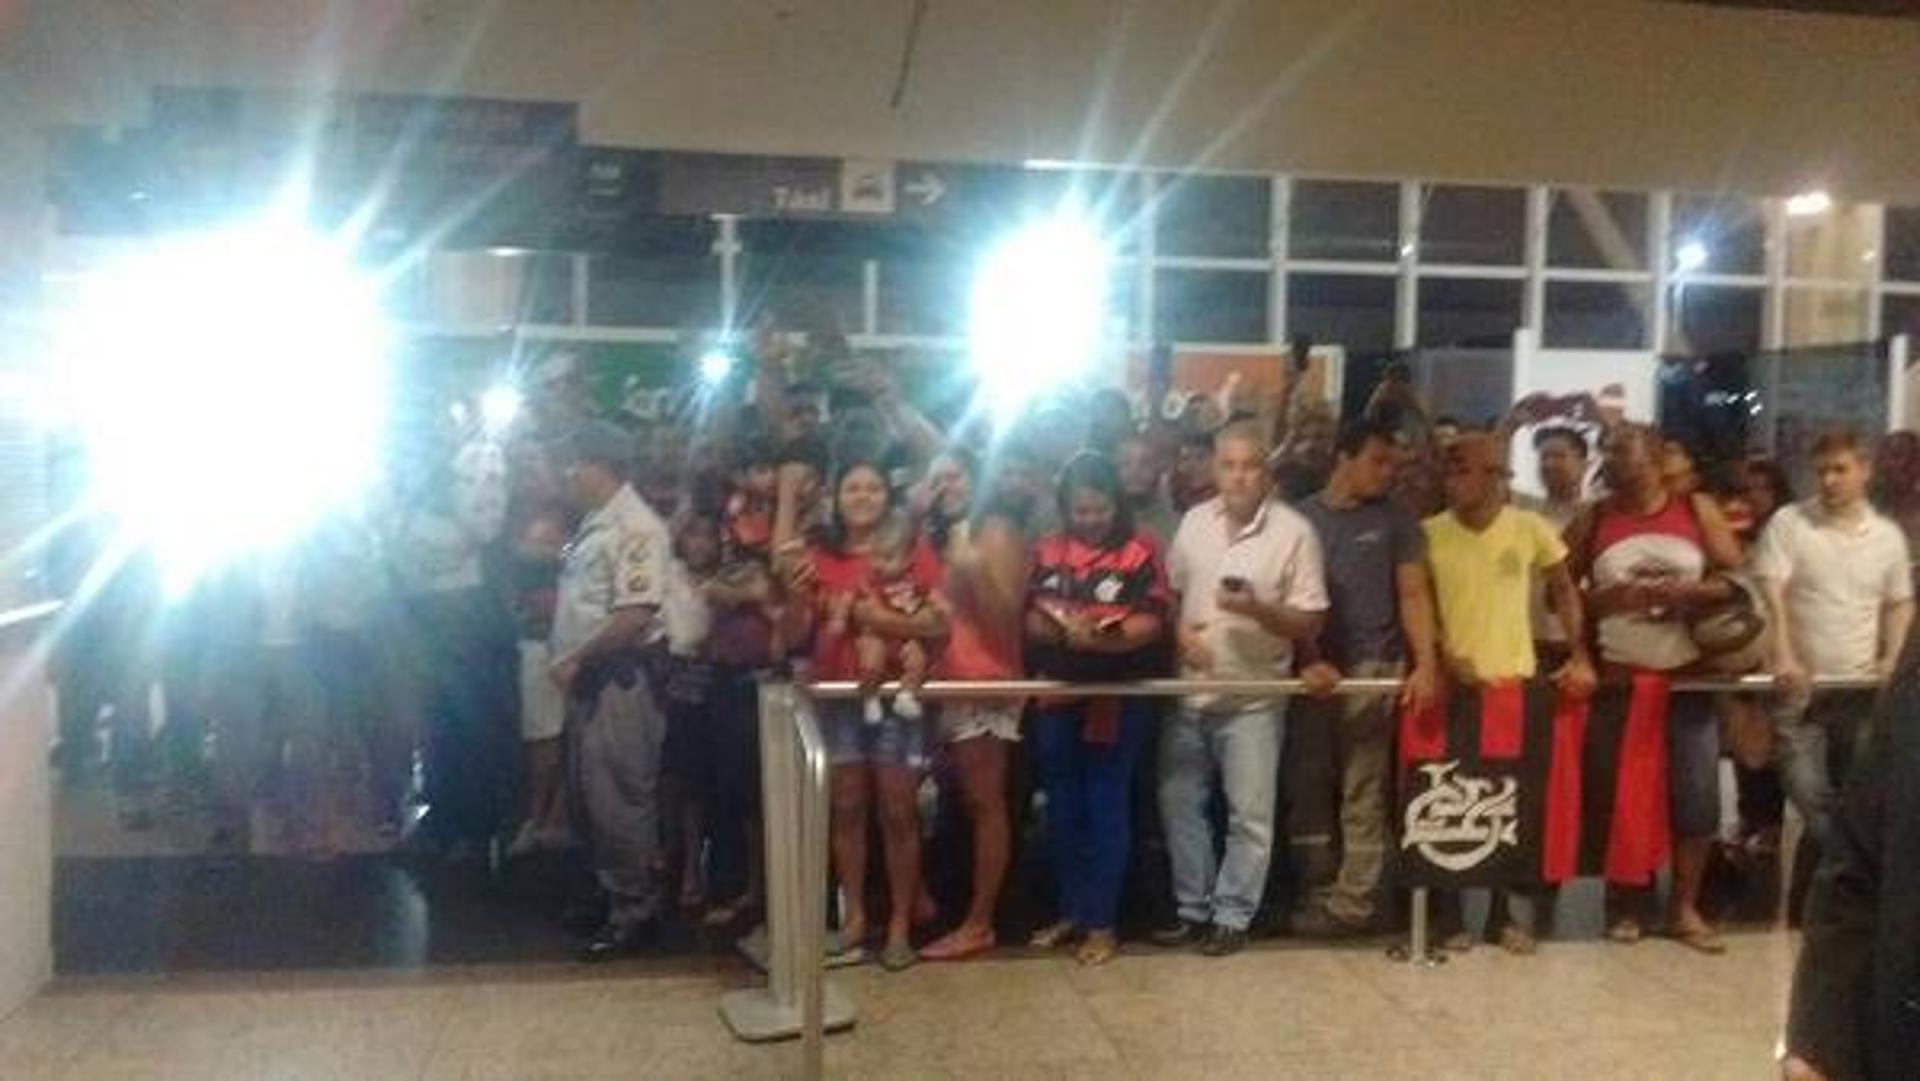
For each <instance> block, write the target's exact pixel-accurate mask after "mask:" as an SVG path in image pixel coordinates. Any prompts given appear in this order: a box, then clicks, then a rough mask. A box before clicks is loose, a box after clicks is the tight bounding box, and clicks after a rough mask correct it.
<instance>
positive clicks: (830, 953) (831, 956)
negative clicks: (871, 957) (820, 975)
mask: <svg viewBox="0 0 1920 1081" xmlns="http://www.w3.org/2000/svg"><path fill="white" fill-rule="evenodd" d="M824 952H825V953H826V958H825V964H826V966H827V967H828V968H846V967H849V966H851V965H864V964H866V963H867V947H866V945H865V944H864V943H860V942H848V941H847V940H846V939H844V938H842V937H841V936H840V932H838V931H828V932H827V942H826V950H825V951H824Z"/></svg>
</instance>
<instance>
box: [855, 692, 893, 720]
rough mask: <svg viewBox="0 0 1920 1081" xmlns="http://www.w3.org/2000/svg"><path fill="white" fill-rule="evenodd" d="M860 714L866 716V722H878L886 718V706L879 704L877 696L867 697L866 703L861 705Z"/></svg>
mask: <svg viewBox="0 0 1920 1081" xmlns="http://www.w3.org/2000/svg"><path fill="white" fill-rule="evenodd" d="M860 715H861V716H862V717H865V718H866V721H867V723H868V724H879V723H880V722H881V721H884V720H886V719H887V711H886V708H885V707H884V706H882V705H881V704H880V699H878V698H869V699H867V701H866V704H865V705H864V706H862V707H861V710H860Z"/></svg>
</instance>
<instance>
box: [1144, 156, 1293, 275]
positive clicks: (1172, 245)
mask: <svg viewBox="0 0 1920 1081" xmlns="http://www.w3.org/2000/svg"><path fill="white" fill-rule="evenodd" d="M1158 185H1159V189H1158V190H1159V199H1158V205H1157V207H1156V209H1155V211H1154V236H1155V243H1156V244H1157V245H1158V250H1159V253H1160V254H1161V255H1213V256H1222V257H1233V258H1254V259H1264V258H1266V257H1267V252H1268V244H1267V237H1268V232H1269V225H1268V211H1267V207H1268V202H1269V198H1270V196H1271V194H1272V190H1271V188H1270V186H1269V184H1268V181H1267V179H1266V178H1265V177H1248V176H1196V175H1191V174H1187V175H1180V174H1167V175H1164V176H1161V177H1159V178H1158Z"/></svg>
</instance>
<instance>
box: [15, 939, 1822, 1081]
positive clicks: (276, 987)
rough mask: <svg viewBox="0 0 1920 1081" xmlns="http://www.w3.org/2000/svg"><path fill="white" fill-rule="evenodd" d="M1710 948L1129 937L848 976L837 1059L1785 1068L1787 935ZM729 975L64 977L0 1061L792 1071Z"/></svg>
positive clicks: (1597, 1069)
mask: <svg viewBox="0 0 1920 1081" xmlns="http://www.w3.org/2000/svg"><path fill="white" fill-rule="evenodd" d="M1731 944H1732V950H1731V952H1730V953H1729V954H1728V955H1727V956H1725V957H1722V958H1704V957H1697V956H1694V955H1691V954H1688V953H1686V952H1684V951H1682V950H1681V949H1680V948H1679V947H1677V946H1674V945H1671V944H1669V943H1665V942H1660V941H1648V942H1646V943H1643V944H1641V945H1638V946H1634V947H1628V948H1623V947H1617V946H1606V945H1601V944H1597V943H1567V944H1559V943H1556V944H1551V945H1549V946H1548V947H1547V948H1546V949H1545V950H1544V951H1543V952H1542V953H1541V954H1540V955H1538V956H1536V957H1533V958H1528V959H1517V958H1512V957H1508V956H1505V955H1502V954H1500V953H1499V952H1498V951H1494V950H1480V951H1477V952H1476V953H1474V954H1472V955H1470V956H1467V957H1464V958H1456V959H1454V960H1453V961H1451V962H1450V963H1449V964H1447V965H1445V966H1443V967H1440V968H1437V969H1426V970H1415V969H1409V968H1406V967H1404V966H1396V965H1394V964H1392V963H1390V962H1388V961H1387V960H1386V959H1385V958H1384V957H1383V956H1381V954H1379V953H1378V952H1377V951H1375V950H1373V949H1360V948H1355V949H1351V950H1339V949H1327V948H1319V949H1302V948H1278V947H1270V948H1260V949H1255V950H1252V951H1249V952H1248V953H1246V954H1243V955H1241V956H1239V957H1235V958H1232V959H1229V960H1225V961H1207V960H1203V959H1201V958H1198V957H1194V956H1190V955H1186V954H1174V953H1166V952H1160V951H1154V950H1151V949H1145V948H1142V949H1140V950H1139V951H1137V952H1134V953H1130V954H1129V955H1127V956H1124V957H1122V958H1121V959H1120V960H1119V961H1118V962H1116V963H1115V964H1113V965H1111V966H1109V967H1106V968H1103V969H1098V970H1091V971H1087V970H1081V969H1079V968H1077V967H1075V966H1074V965H1072V964H1071V963H1068V962H1065V961H1062V960H1057V959H1053V958H1032V957H1025V958H1007V959H1003V960H994V961H987V962H980V963H974V964H968V965H958V966H944V967H936V966H923V967H921V968H919V969H916V970H914V971H911V972H908V973H905V974H902V975H887V974H885V973H881V972H879V971H876V970H873V969H860V970H853V971H850V972H845V973H842V974H840V975H839V976H838V977H836V978H838V979H840V980H841V981H843V986H844V987H845V988H846V990H848V991H849V992H850V993H851V994H852V995H853V997H854V999H855V1001H856V1002H857V1003H858V1006H859V1010H860V1016H859V1023H858V1026H857V1027H856V1028H855V1029H854V1030H853V1031H852V1032H850V1033H847V1034H845V1035H841V1036H836V1037H833V1038H832V1039H831V1041H830V1043H829V1047H828V1060H827V1064H828V1076H829V1077H836V1078H839V1077H848V1078H872V1079H880V1078H886V1079H889V1081H892V1079H911V1078H981V1079H991V1081H1023V1079H1040V1078H1047V1079H1079V1078H1085V1079H1088V1081H1122V1079H1127V1078H1149V1077H1152V1078H1179V1079H1183V1081H1184V1079H1189V1078H1262V1079H1264V1078H1476V1079H1478V1078H1514V1079H1520V1078H1525V1079H1529V1081H1533V1079H1541V1078H1569V1079H1572V1078H1579V1079H1588V1078H1600V1079H1604V1078H1620V1079H1632V1081H1655V1079H1666V1078H1672V1079H1685V1081H1709V1079H1720V1078H1725V1079H1728V1081H1749V1079H1764V1078H1768V1077H1771V1076H1775V1074H1774V1072H1773V1070H1772V1068H1771V1065H1770V1064H1771V1054H1772V1048H1773V1044H1774V1040H1775V1038H1776V1034H1777V1030H1778V1025H1779V1018H1780V1014H1781V1009H1782V1004H1783V1002H1784V999H1785V994H1786V985H1787V980H1788V976H1789V973H1790V970H1791V960H1792V951H1793V945H1792V941H1791V939H1790V938H1789V937H1787V936H1786V935H1784V934H1780V933H1754V934H1743V935H1738V936H1734V937H1733V938H1732V940H1731ZM745 979H746V977H745V976H744V975H742V974H741V973H740V971H739V970H738V968H737V966H731V965H713V964H707V965H706V966H705V967H694V966H692V965H690V964H689V963H687V962H674V963H671V964H670V965H668V964H661V963H655V964H650V965H645V966H636V967H632V968H627V969H620V970H594V971H586V970H582V969H579V968H572V967H554V966H543V967H531V966H519V967H515V968H511V969H507V968H498V969H484V968H481V969H436V970H429V971H427V972H425V973H416V974H412V975H404V974H391V973H389V974H364V975H362V974H345V975H331V976H328V975H276V976H271V977H236V976H221V977H184V978H183V977H175V978H171V979H167V980H163V981H156V982H146V983H140V982H124V981H111V982H81V981H69V982H67V983H64V984H61V985H59V986H57V987H56V988H55V989H54V990H52V991H50V992H49V993H47V994H46V995H44V996H42V997H41V998H40V999H38V1000H36V1001H35V1002H33V1003H31V1004H30V1005H28V1006H27V1007H26V1008H25V1009H24V1010H23V1011H22V1012H20V1013H19V1014H17V1015H15V1016H14V1017H12V1018H10V1019H8V1020H6V1021H4V1022H0V1076H4V1077H6V1078H8V1079H9V1081H29V1079H31V1081H41V1079H56V1078H57V1079H70V1081H83V1079H84V1081H93V1079H105V1078H114V1079H121V1078H125V1079H141V1081H159V1079H170V1078H180V1079H191V1081H222V1079H229V1078H230V1079H235V1081H242V1079H244V1081H263V1079H289V1081H291V1079H302V1081H304V1079H321V1078H325V1079H332V1081H360V1079H382V1078H407V1079H432V1081H453V1079H468V1081H481V1079H487V1081H492V1079H500V1081H508V1079H511V1081H533V1079H546V1078H552V1079H559V1078H580V1079H596V1081H597V1079H608V1081H611V1079H614V1078H621V1079H634V1078H704V1077H713V1078H729V1079H733V1078H775V1077H781V1076H789V1075H791V1071H792V1070H793V1069H794V1068H795V1064H796V1062H797V1057H796V1056H797V1049H796V1048H795V1047H794V1046H793V1045H776V1046H770V1047H758V1046H749V1045H746V1044H742V1043H738V1042H735V1041H734V1039H733V1038H732V1037H731V1036H730V1035H729V1034H728V1033H727V1031H726V1029H725V1028H724V1027H723V1026H722V1024H721V1022H720V1019H719V1017H718V1015H717V1013H716V1002H717V999H718V996H719V994H720V993H721V992H722V991H723V990H726V989H729V988H731V987H736V986H741V985H742V984H743V983H744V981H745Z"/></svg>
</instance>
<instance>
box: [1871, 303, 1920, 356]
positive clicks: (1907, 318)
mask: <svg viewBox="0 0 1920 1081" xmlns="http://www.w3.org/2000/svg"><path fill="white" fill-rule="evenodd" d="M1896 334H1905V335H1906V336H1907V339H1908V343H1907V355H1908V356H1912V355H1913V353H1914V352H1915V351H1916V350H1920V296H1910V295H1906V294H1901V293H1889V294H1887V295H1885V296H1883V297H1881V298H1880V336H1881V337H1883V338H1891V337H1893V336H1894V335H1896Z"/></svg>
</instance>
